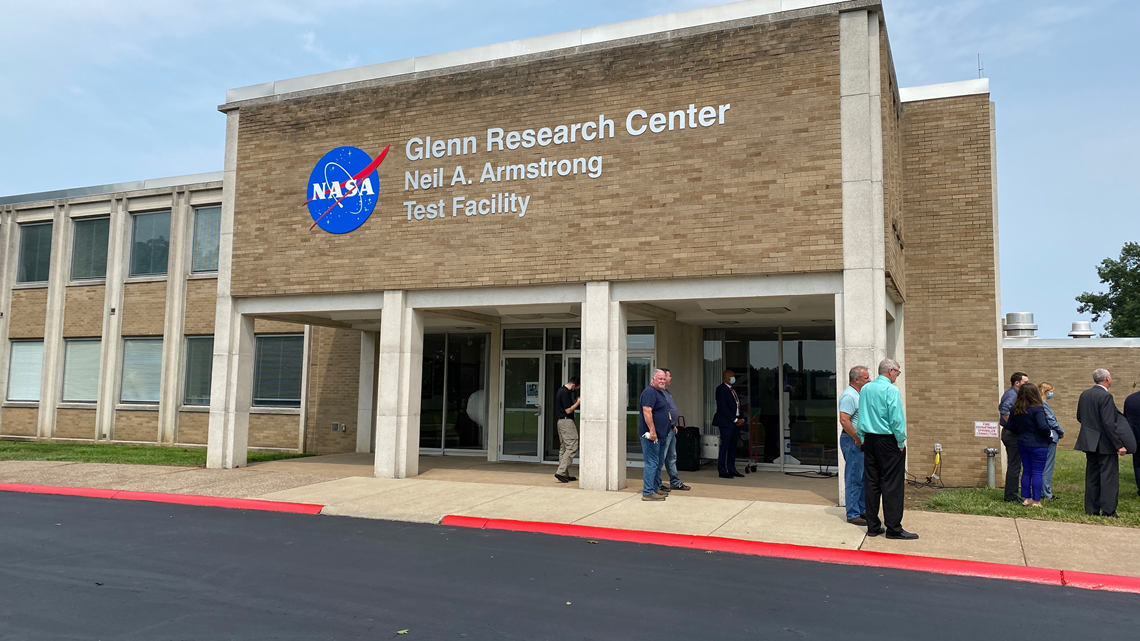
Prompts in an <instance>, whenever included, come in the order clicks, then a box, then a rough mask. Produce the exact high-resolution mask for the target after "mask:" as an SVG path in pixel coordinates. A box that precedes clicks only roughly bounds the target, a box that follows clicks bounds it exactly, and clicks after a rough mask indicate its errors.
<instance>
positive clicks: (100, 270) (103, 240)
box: [71, 218, 111, 280]
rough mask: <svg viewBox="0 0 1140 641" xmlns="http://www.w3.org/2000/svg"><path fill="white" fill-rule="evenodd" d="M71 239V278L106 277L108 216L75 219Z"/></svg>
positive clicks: (109, 225) (109, 226)
mask: <svg viewBox="0 0 1140 641" xmlns="http://www.w3.org/2000/svg"><path fill="white" fill-rule="evenodd" d="M73 230H74V232H75V233H74V234H73V238H72V241H71V280H86V279H92V278H106V277H107V237H108V235H109V232H110V230H111V219H110V218H91V219H87V220H77V221H75V227H74V228H73Z"/></svg>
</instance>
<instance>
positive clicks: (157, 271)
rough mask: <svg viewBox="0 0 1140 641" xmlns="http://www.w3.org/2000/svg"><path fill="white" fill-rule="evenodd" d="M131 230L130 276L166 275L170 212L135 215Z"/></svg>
mask: <svg viewBox="0 0 1140 641" xmlns="http://www.w3.org/2000/svg"><path fill="white" fill-rule="evenodd" d="M132 226H133V229H132V230H131V276H152V275H161V274H165V273H166V260H167V256H168V253H169V250H170V212H168V211H162V212H158V213H156V214H136V215H135V216H134V219H133V221H132Z"/></svg>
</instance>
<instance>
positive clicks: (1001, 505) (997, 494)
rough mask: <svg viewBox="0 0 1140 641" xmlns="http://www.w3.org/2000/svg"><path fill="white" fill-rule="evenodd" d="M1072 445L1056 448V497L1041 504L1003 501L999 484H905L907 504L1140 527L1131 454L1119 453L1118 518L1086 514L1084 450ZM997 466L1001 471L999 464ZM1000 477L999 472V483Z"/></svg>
mask: <svg viewBox="0 0 1140 641" xmlns="http://www.w3.org/2000/svg"><path fill="white" fill-rule="evenodd" d="M1062 442H1063V441H1062ZM1071 447H1072V444H1071V442H1070V443H1068V444H1065V445H1062V448H1063V449H1059V450H1057V465H1056V469H1055V470H1054V472H1053V496H1055V497H1057V498H1056V499H1055V500H1052V501H1050V500H1048V499H1046V500H1044V501H1042V504H1043V505H1044V507H1042V508H1032V507H1023V506H1022V505H1021V504H1020V503H1006V502H1005V501H1003V500H1002V497H1003V491H1002V490H1001V489H1000V488H998V489H996V490H991V489H986V488H976V489H968V490H931V489H926V488H914V487H908V488H907V494H908V501H907V504H908V507H912V508H917V509H921V510H930V511H934V512H956V513H959V514H981V515H985V516H1012V517H1019V518H1025V519H1040V520H1044V521H1068V522H1071V523H1097V524H1100V525H1119V526H1130V527H1140V497H1138V496H1137V495H1136V481H1135V476H1134V474H1133V472H1132V456H1131V455H1129V456H1122V457H1120V505H1119V506H1118V507H1117V510H1116V514H1117V515H1118V516H1119V517H1120V518H1117V519H1109V518H1105V517H1103V516H1088V515H1087V514H1085V454H1084V452H1076V451H1074V450H1072V449H1069V448H1071ZM998 470H999V474H1000V470H1001V468H1000V467H999V468H998ZM1001 481H1002V479H1001V477H1000V476H999V478H998V483H1001Z"/></svg>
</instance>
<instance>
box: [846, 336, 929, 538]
mask: <svg viewBox="0 0 1140 641" xmlns="http://www.w3.org/2000/svg"><path fill="white" fill-rule="evenodd" d="M901 373H902V368H901V367H899V364H898V363H896V362H895V361H893V360H891V359H889V358H887V359H884V360H883V362H881V363H879V377H878V378H876V379H875V380H873V381H871V382H870V383H867V384H866V385H864V386H863V389H861V390H859V424H858V425H856V426H855V431H856V432H857V433H858V435H859V440H861V441H862V442H863V485H864V491H865V492H866V495H867V513H866V514H867V517H866V518H867V536H879V535H880V534H882V533H883V524H884V522H885V523H886V526H887V527H886V533H887V538H888V539H903V540H908V541H909V540H912V539H917V538H918V535H917V534H914V533H912V532H907V531H906V530H904V529H903V528H902V515H903V498H904V495H905V491H906V487H905V478H904V476H905V473H906V416H905V415H904V414H903V407H902V394H900V393H899V388H897V387H895V379H897V378H898V377H899V374H901ZM880 499H882V503H883V520H882V521H880V520H879V500H880Z"/></svg>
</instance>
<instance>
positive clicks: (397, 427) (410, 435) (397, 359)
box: [376, 291, 424, 479]
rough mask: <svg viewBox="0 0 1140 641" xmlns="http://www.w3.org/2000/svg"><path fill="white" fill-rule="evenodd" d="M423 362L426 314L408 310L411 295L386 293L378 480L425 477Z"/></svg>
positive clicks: (378, 403)
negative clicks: (422, 464)
mask: <svg viewBox="0 0 1140 641" xmlns="http://www.w3.org/2000/svg"><path fill="white" fill-rule="evenodd" d="M423 358H424V318H423V312H421V311H418V310H415V309H412V308H411V307H409V306H408V293H407V292H404V291H386V292H384V309H383V311H382V313H381V320H380V368H379V375H378V376H377V384H378V386H379V390H378V391H379V393H378V394H377V401H376V476H377V477H379V478H395V479H402V478H407V477H409V476H416V475H418V474H419V473H420V458H419V453H420V388H421V385H422V382H421V377H422V374H423Z"/></svg>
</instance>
